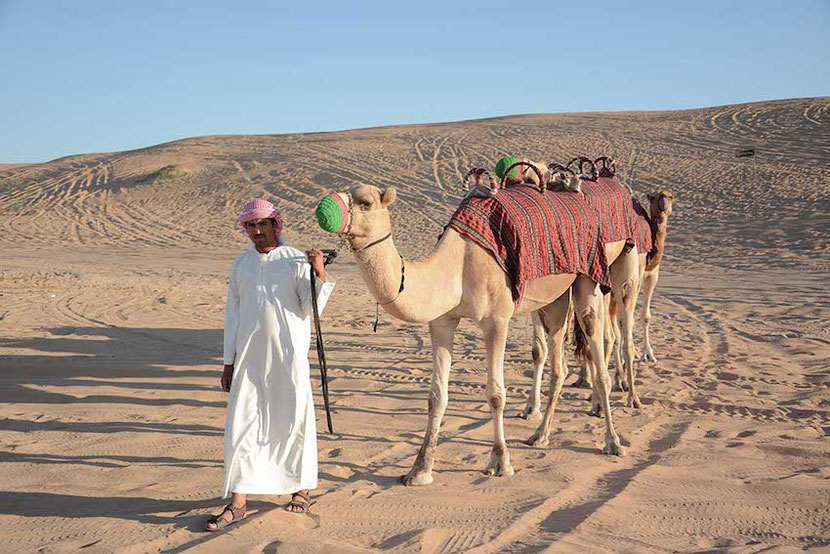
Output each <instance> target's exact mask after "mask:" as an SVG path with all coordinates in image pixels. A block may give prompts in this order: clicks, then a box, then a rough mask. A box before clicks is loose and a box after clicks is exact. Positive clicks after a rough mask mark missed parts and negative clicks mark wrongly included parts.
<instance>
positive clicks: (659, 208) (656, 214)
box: [583, 189, 674, 391]
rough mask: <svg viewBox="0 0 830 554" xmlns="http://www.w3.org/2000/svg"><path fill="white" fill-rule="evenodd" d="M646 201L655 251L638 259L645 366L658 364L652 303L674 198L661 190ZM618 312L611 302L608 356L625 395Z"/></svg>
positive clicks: (611, 301) (618, 384)
mask: <svg viewBox="0 0 830 554" xmlns="http://www.w3.org/2000/svg"><path fill="white" fill-rule="evenodd" d="M647 197H648V203H649V224H650V226H651V232H652V237H653V240H654V247H653V249H652V251H651V252H648V253H646V254H643V253H641V254H640V259H639V264H640V283H641V288H642V291H643V305H642V307H641V309H640V314H641V319H642V322H643V335H644V342H645V345H644V348H643V354H642V358H641V360H642V361H643V362H656V361H657V358H655V357H654V349H653V348H652V346H651V340H650V337H649V323H650V321H651V299H652V297H653V296H654V289H655V287H656V286H657V281H658V280H659V278H660V263H661V262H662V260H663V254H664V253H665V250H666V229H667V224H668V218H669V216H670V215H671V213H672V207H673V203H674V195H673V194H672V192H671V191H669V190H667V189H661V190H659V191H657V192H653V193H649V194H648V195H647ZM616 311H617V306H616V303H615V301H614V299H613V298H612V299H611V300H610V305H609V310H608V313H609V315H610V316H611V317H610V319H609V320H607V321H606V329H607V330H608V331H610V337H609V338H607V339H606V341H605V348H606V350H605V352H606V356H610V355H611V353H612V352H613V354H614V356H615V359H616V368H617V371H616V373H615V377H614V386H615V387H616V388H617V389H618V390H621V391H626V390H628V380H627V379H626V378H625V376H624V374H623V371H622V367H623V362H622V359H623V358H622V355H621V352H620V327H619V322H618V321H617V318H616V317H615V315H616ZM609 364H610V360H609ZM586 369H587V367H586V368H584V369H583V373H586V374H587V371H586Z"/></svg>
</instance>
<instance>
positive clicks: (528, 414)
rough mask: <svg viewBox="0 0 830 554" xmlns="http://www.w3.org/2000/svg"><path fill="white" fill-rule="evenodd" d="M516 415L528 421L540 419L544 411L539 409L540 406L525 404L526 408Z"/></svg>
mask: <svg viewBox="0 0 830 554" xmlns="http://www.w3.org/2000/svg"><path fill="white" fill-rule="evenodd" d="M516 417H520V418H522V419H526V420H528V421H539V420H540V419H542V412H541V411H540V410H539V408H531V407H530V406H525V409H524V410H522V411H521V412H519V413H518V414H516Z"/></svg>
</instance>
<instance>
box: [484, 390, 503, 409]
mask: <svg viewBox="0 0 830 554" xmlns="http://www.w3.org/2000/svg"><path fill="white" fill-rule="evenodd" d="M487 402H488V403H489V404H490V407H491V408H492V409H493V411H495V412H498V411H499V410H502V409H504V394H499V393H494V394H491V395H489V396H488V397H487Z"/></svg>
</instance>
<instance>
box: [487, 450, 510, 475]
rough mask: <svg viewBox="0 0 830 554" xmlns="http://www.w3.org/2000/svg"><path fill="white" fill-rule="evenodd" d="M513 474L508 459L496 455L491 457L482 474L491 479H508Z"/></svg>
mask: <svg viewBox="0 0 830 554" xmlns="http://www.w3.org/2000/svg"><path fill="white" fill-rule="evenodd" d="M513 473H514V472H513V466H511V465H510V458H508V457H507V456H505V457H504V458H501V457H500V456H496V455H493V456H491V457H490V463H489V464H487V467H486V468H484V474H485V475H491V476H493V477H509V476H511V475H513Z"/></svg>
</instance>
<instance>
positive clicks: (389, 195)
mask: <svg viewBox="0 0 830 554" xmlns="http://www.w3.org/2000/svg"><path fill="white" fill-rule="evenodd" d="M397 197H398V191H397V190H396V189H395V187H388V188H387V189H386V190H385V191H383V194H381V195H380V204H381V205H382V206H383V207H384V208H385V207H387V206H388V205H389V204H391V203H392V202H394V201H395V199H396V198H397Z"/></svg>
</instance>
